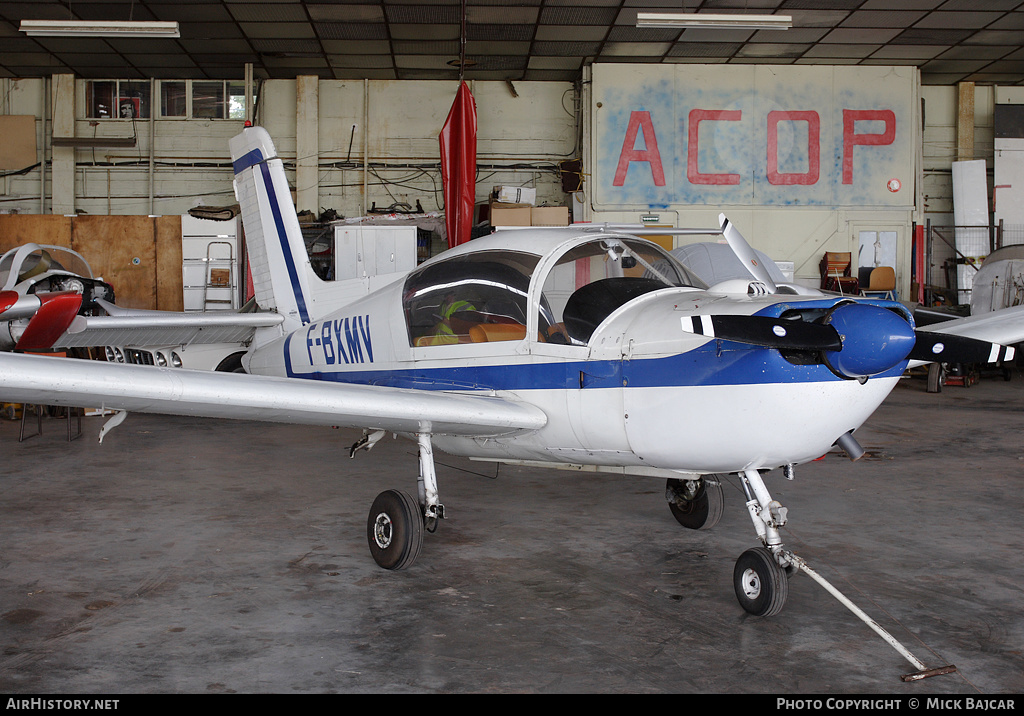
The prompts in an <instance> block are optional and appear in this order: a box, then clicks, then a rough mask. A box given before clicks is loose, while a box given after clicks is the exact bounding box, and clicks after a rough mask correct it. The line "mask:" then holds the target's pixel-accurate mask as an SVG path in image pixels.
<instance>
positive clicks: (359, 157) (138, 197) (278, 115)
mask: <svg viewBox="0 0 1024 716" xmlns="http://www.w3.org/2000/svg"><path fill="white" fill-rule="evenodd" d="M51 84H52V80H51V79H49V78H47V79H24V80H11V79H0V91H2V93H0V96H2V97H3V105H2V106H0V111H2V112H4V113H8V114H31V115H35V116H36V117H39V118H40V119H39V121H38V127H39V134H38V139H39V146H40V147H43V146H44V142H43V137H44V136H48V135H49V134H50V132H51V122H50V117H51V116H52V108H50V107H49V105H47V109H46V110H45V112H44V109H43V104H44V98H45V97H46V96H47V92H48V91H49V87H50V85H51ZM77 85H78V91H77V93H76V95H77V102H76V103H77V107H76V112H75V117H77V119H76V120H75V128H74V131H75V136H77V137H102V136H116V137H126V136H137V137H138V144H137V146H136V147H134V148H131V149H117V150H110V149H95V150H92V149H78V150H74V154H75V169H74V208H75V210H77V211H80V212H86V213H90V214H149V213H155V214H180V213H184V212H186V211H187V210H188V209H189V208H191V207H193V206H196V205H200V204H204V205H212V206H219V205H226V204H233V203H234V196H233V194H232V190H231V179H232V172H231V167H230V155H229V153H228V139H229V138H230V137H232V136H234V135H235V134H237V133H238V132H239V131H240V129H241V122H240V121H235V120H212V119H202V120H198V119H196V120H184V119H155V120H149V119H138V120H135V121H134V122H132V121H131V120H120V119H104V120H88V119H85V118H84V108H83V104H84V102H83V99H84V89H83V88H84V81H83V80H78V81H77ZM456 88H457V85H456V83H455V82H399V81H377V80H373V81H367V82H362V81H333V80H322V81H320V82H319V88H318V94H319V97H318V101H317V105H318V115H317V117H316V118H315V121H314V122H313V124H314V125H315V126H316V127H317V129H316V131H317V133H318V136H317V141H316V142H315V143H314V146H318V148H319V171H318V172H317V173H316V174H317V179H318V182H319V187H318V192H317V196H318V198H319V201H318V202H317V203H319V207H318V208H317V210H316V212H315V213H319V209H327V208H331V209H334V210H336V211H337V212H339V214H341V215H343V216H347V217H351V216H360V215H362V213H363V212H364V210H365V209H368V208H370V207H372V206H374V204H376V206H377V208H378V209H380V208H383V207H388V206H391V205H393V204H395V203H400V202H404V203H408V204H409V205H411V206H412V207H414V208H415V206H416V201H417V200H419V201H420V204H421V206H422V207H423V209H424V210H425V211H436V210H438V209H439V208H440V207H441V206H442V205H443V197H442V192H441V178H440V168H439V154H440V151H439V145H438V133H439V132H440V130H441V126H442V125H443V123H444V121H445V118H446V117H447V114H448V110H449V108H450V107H451V103H452V101H453V100H454V97H455V90H456ZM470 88H471V90H472V92H473V94H474V96H475V98H476V102H477V114H478V144H477V158H478V163H479V164H480V166H481V169H480V171H479V174H478V184H477V200H478V201H479V202H484V201H486V199H487V194H488V192H489V191H490V189H491V187H492V186H494V185H499V184H511V185H516V186H532V187H536V188H537V190H538V192H537V195H538V203H551V204H563V203H564V202H565V198H566V197H565V194H564V193H563V192H562V191H561V184H560V181H559V179H558V176H557V174H556V173H554V172H553V169H554V167H555V166H556V165H557V162H558V161H559V160H561V159H564V158H570V157H572V156H573V155H574V153H575V146H574V137H575V136H576V124H575V118H574V117H573V115H572V107H573V102H572V91H573V86H572V84H571V83H562V82H521V83H516V84H515V85H514V89H515V92H516V93H517V94H518V96H513V94H512V92H511V91H510V89H509V86H508V85H507V84H506V83H504V82H475V83H471V84H470ZM296 102H297V98H296V82H295V81H293V80H270V81H266V82H264V83H263V85H262V87H261V88H260V96H259V103H258V104H259V106H258V110H257V121H258V123H260V124H262V125H263V126H265V127H266V128H267V130H268V131H269V132H270V134H271V136H272V137H273V139H274V142H275V144H276V145H277V148H278V151H279V153H280V155H281V156H282V157H283V158H284V159H285V162H286V164H288V165H289V172H288V175H289V180H290V181H291V182H292V184H293V187H294V181H295V173H294V163H295V159H296V141H297V138H296V133H297V126H298V125H297V121H296V116H297V104H296ZM44 116H45V117H46V120H45V128H44V120H43V119H42V118H43V117H44ZM353 125H354V126H355V128H356V129H355V133H354V134H353V132H352V127H353ZM307 126H308V125H307ZM151 131H152V136H153V140H152V148H153V163H154V169H153V199H152V203H151V201H150V196H149V193H150V190H149V182H150V168H149V163H150V146H151V142H150V132H151ZM350 139H351V140H352V143H351V153H350V152H349V141H350ZM46 146H48V145H46ZM47 151H48V150H47ZM48 156H49V155H48ZM346 160H347V161H346ZM367 164H368V165H369V171H366V172H364V166H366V165H367ZM487 165H494V166H493V167H488V166H487ZM513 165H515V168H513ZM50 181H51V172H50V171H49V170H47V172H46V178H45V182H41V175H40V172H39V170H38V169H36V170H33V171H30V172H28V173H26V174H24V175H19V176H7V177H4V178H3V181H2V183H0V192H2V194H0V211H18V212H20V213H50V212H51V211H52V209H53V204H52V187H51V186H50ZM41 196H43V197H44V199H45V207H44V208H42V209H41V198H40V197H41ZM309 208H311V209H312V207H309Z"/></svg>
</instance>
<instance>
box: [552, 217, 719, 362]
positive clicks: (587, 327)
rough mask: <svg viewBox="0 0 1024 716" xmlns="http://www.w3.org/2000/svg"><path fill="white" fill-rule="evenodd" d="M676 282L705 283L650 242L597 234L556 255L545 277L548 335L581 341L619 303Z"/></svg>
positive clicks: (561, 340)
mask: <svg viewBox="0 0 1024 716" xmlns="http://www.w3.org/2000/svg"><path fill="white" fill-rule="evenodd" d="M679 287H693V288H701V289H706V288H707V285H706V284H705V283H704V282H703V281H701V280H700V278H698V277H697V276H696V275H695V274H694V273H693V272H692V271H690V270H689V269H687V268H686V267H685V266H684V265H683V264H681V263H679V262H678V261H676V260H675V259H673V258H672V257H671V256H670V255H669V254H668V253H666V252H665V251H663V250H662V249H661V247H659V246H657V245H655V244H652V243H650V242H647V241H643V240H640V239H628V238H619V237H602V238H599V239H595V240H594V241H591V242H588V243H586V244H583V245H581V246H577V247H575V248H573V249H571V250H569V251H567V252H566V253H565V255H564V256H562V258H561V259H559V261H558V263H557V264H556V265H555V267H554V268H553V269H552V270H551V272H550V273H549V274H548V276H547V279H546V280H545V282H544V297H545V299H546V303H547V305H548V307H549V308H548V310H550V312H551V314H552V315H551V317H550V319H549V322H550V323H551V324H552V328H551V329H549V335H548V336H547V340H548V341H550V342H552V343H571V344H573V345H583V344H585V343H586V342H587V341H589V340H590V337H591V336H592V335H593V333H594V331H595V330H596V329H597V327H598V326H599V325H600V324H601V323H602V322H603V321H604V319H605V318H607V317H608V316H609V315H610V314H611V313H612V312H613V311H614V310H615V309H617V308H618V307H619V306H622V305H623V304H625V303H627V302H629V301H631V300H633V299H634V298H636V297H638V296H642V295H643V294H645V293H650V292H651V291H657V290H659V289H663V288H679ZM542 310H543V309H542ZM543 318H544V317H543V316H542V321H541V325H542V326H543V324H544V323H545V321H544V320H543Z"/></svg>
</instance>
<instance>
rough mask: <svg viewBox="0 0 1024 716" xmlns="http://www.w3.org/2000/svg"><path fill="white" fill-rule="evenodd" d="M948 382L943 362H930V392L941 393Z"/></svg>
mask: <svg viewBox="0 0 1024 716" xmlns="http://www.w3.org/2000/svg"><path fill="white" fill-rule="evenodd" d="M945 382H946V371H945V369H943V367H942V364H941V363H929V364H928V392H929V393H941V392H942V385H943V383H945Z"/></svg>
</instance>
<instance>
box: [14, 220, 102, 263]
mask: <svg viewBox="0 0 1024 716" xmlns="http://www.w3.org/2000/svg"><path fill="white" fill-rule="evenodd" d="M29 243H34V244H50V245H52V246H63V247H65V248H71V217H68V216H54V215H51V214H0V253H4V252H6V251H9V250H10V249H13V248H16V247H18V246H21V245H22V244H29ZM88 258H89V257H88V256H87V257H86V260H88ZM93 268H94V270H95V267H93Z"/></svg>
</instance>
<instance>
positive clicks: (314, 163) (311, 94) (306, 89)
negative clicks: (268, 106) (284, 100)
mask: <svg viewBox="0 0 1024 716" xmlns="http://www.w3.org/2000/svg"><path fill="white" fill-rule="evenodd" d="M295 104H296V106H295V208H296V210H297V211H306V210H307V209H308V210H309V211H312V212H313V213H314V214H317V215H318V214H319V213H320V169H319V163H320V125H319V114H320V78H319V77H317V76H316V75H300V76H299V77H296V78H295Z"/></svg>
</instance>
